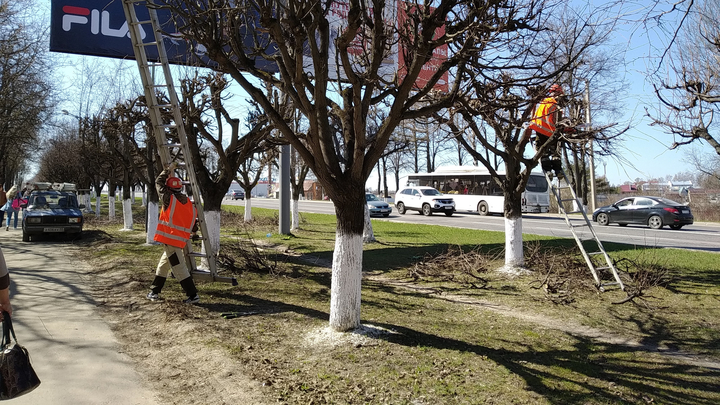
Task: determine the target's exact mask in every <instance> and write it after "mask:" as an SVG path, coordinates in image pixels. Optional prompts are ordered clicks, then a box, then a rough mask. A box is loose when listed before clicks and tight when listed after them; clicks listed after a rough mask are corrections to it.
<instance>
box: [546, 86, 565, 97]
mask: <svg viewBox="0 0 720 405" xmlns="http://www.w3.org/2000/svg"><path fill="white" fill-rule="evenodd" d="M548 94H551V95H552V94H556V95H560V94H565V92H564V91H563V89H562V86H560V85H559V84H553V85H552V86H550V88H549V89H548Z"/></svg>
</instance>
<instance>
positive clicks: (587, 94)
mask: <svg viewBox="0 0 720 405" xmlns="http://www.w3.org/2000/svg"><path fill="white" fill-rule="evenodd" d="M585 122H586V123H587V127H588V128H590V81H589V80H585ZM590 204H591V207H590V209H591V211H590V212H594V211H595V209H596V208H597V194H596V190H595V154H594V152H593V141H592V139H590Z"/></svg>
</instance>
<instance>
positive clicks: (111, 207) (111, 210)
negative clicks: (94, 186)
mask: <svg viewBox="0 0 720 405" xmlns="http://www.w3.org/2000/svg"><path fill="white" fill-rule="evenodd" d="M108 218H110V219H115V196H108Z"/></svg>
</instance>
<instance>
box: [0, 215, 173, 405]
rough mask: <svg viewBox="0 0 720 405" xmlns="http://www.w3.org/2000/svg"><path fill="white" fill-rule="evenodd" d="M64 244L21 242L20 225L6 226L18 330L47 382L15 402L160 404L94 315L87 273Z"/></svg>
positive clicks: (1, 236) (2, 236)
mask: <svg viewBox="0 0 720 405" xmlns="http://www.w3.org/2000/svg"><path fill="white" fill-rule="evenodd" d="M65 244H66V242H62V241H53V240H48V241H39V242H22V231H21V230H20V229H17V230H13V229H12V228H10V230H9V231H5V228H4V227H3V228H1V229H0V247H2V251H3V254H4V255H5V261H6V262H7V265H8V268H9V269H10V281H11V285H10V299H11V302H12V305H13V311H14V316H13V326H14V327H15V334H16V335H17V338H18V340H19V342H20V344H21V345H23V346H25V347H26V348H27V349H28V351H29V352H30V358H31V361H32V364H33V367H34V368H35V371H36V372H37V374H38V376H39V377H40V380H41V381H42V384H40V386H39V387H38V388H37V389H36V390H35V391H33V392H30V393H28V394H26V395H24V396H22V397H20V398H17V399H15V400H13V401H12V403H13V405H25V404H28V405H30V404H31V405H45V404H47V405H65V404H67V405H70V404H72V405H84V404H88V405H101V404H102V405H105V404H107V405H114V404H118V405H120V404H122V405H154V404H158V403H159V402H158V400H157V399H156V395H155V394H154V393H153V391H152V390H151V389H150V387H148V386H147V384H146V383H144V382H143V379H142V377H141V376H140V375H139V374H138V372H137V371H135V369H134V368H133V367H134V366H133V364H132V362H131V360H130V359H129V358H128V357H127V356H126V355H124V354H122V353H120V347H119V344H118V342H117V340H116V339H115V337H114V335H113V334H112V332H111V331H110V328H109V327H108V325H107V324H106V323H105V322H104V321H103V319H102V318H101V317H100V315H99V314H98V313H97V312H96V310H95V307H96V305H95V302H94V300H93V298H92V297H91V296H90V295H89V294H88V289H87V287H85V285H84V283H83V279H85V278H86V277H87V276H86V275H85V274H84V273H83V271H82V266H81V265H78V263H76V262H74V261H73V258H72V257H70V256H69V255H68V253H67V251H66V249H65Z"/></svg>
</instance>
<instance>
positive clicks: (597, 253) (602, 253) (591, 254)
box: [588, 239, 605, 256]
mask: <svg viewBox="0 0 720 405" xmlns="http://www.w3.org/2000/svg"><path fill="white" fill-rule="evenodd" d="M588 240H590V239H588ZM604 254H605V252H589V253H588V255H590V256H595V255H604Z"/></svg>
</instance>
